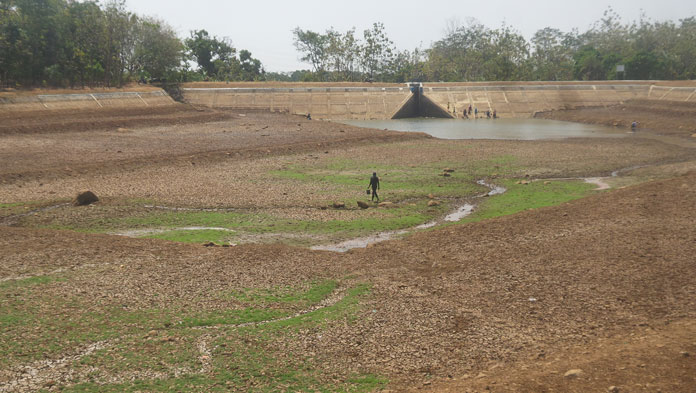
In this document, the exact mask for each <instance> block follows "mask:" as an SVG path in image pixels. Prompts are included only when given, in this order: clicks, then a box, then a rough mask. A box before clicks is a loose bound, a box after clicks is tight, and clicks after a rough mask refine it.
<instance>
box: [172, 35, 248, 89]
mask: <svg viewBox="0 0 696 393" xmlns="http://www.w3.org/2000/svg"><path fill="white" fill-rule="evenodd" d="M185 43H186V47H187V48H188V50H189V53H190V54H191V56H192V57H193V59H194V60H195V61H196V63H198V67H199V71H200V72H201V73H203V74H204V75H205V76H208V77H211V78H217V77H219V76H222V77H223V78H224V75H229V73H231V72H232V70H233V69H234V68H235V60H236V58H235V53H236V49H235V48H234V47H233V46H232V44H231V43H230V42H229V40H227V39H218V38H217V37H211V36H210V34H208V32H207V31H206V30H194V31H192V32H191V36H190V37H189V38H187V39H186V41H185Z"/></svg>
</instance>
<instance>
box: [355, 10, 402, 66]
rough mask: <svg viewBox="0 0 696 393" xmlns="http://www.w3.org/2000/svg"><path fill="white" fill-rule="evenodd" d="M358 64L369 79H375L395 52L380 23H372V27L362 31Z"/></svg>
mask: <svg viewBox="0 0 696 393" xmlns="http://www.w3.org/2000/svg"><path fill="white" fill-rule="evenodd" d="M363 39H364V42H363V43H362V46H361V59H360V65H361V66H362V69H363V71H364V72H365V73H366V74H367V77H368V78H369V79H370V80H375V77H377V76H378V75H379V74H381V73H382V72H383V71H385V70H386V68H387V67H388V65H389V63H390V62H391V61H392V57H393V55H394V52H395V50H396V49H395V48H394V43H393V42H392V41H391V40H390V39H389V37H388V36H387V33H386V31H385V28H384V24H382V23H379V22H378V23H373V24H372V28H370V29H367V30H365V31H363Z"/></svg>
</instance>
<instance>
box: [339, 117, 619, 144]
mask: <svg viewBox="0 0 696 393" xmlns="http://www.w3.org/2000/svg"><path fill="white" fill-rule="evenodd" d="M341 123H344V124H350V125H353V126H358V127H367V128H378V129H387V130H393V131H406V132H424V133H426V134H430V135H432V136H434V137H436V138H441V139H516V140H536V139H560V138H588V137H590V138H606V137H623V136H626V135H627V133H626V130H622V129H616V128H611V127H605V126H599V125H592V124H580V123H570V122H564V121H555V120H543V119H476V120H474V119H471V120H465V119H428V118H412V119H395V120H342V121H341Z"/></svg>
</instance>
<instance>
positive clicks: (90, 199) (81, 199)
mask: <svg viewBox="0 0 696 393" xmlns="http://www.w3.org/2000/svg"><path fill="white" fill-rule="evenodd" d="M98 200H99V198H98V197H97V196H96V195H95V194H94V193H93V192H92V191H89V190H84V191H80V192H79V193H77V195H76V196H75V198H74V199H73V201H72V204H73V205H74V206H85V205H89V204H91V203H94V202H97V201H98Z"/></svg>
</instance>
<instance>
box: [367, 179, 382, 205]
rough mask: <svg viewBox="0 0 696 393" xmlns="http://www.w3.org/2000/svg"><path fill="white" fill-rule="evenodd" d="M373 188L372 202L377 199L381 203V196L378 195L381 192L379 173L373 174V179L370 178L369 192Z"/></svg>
mask: <svg viewBox="0 0 696 393" xmlns="http://www.w3.org/2000/svg"><path fill="white" fill-rule="evenodd" d="M370 188H372V199H371V200H372V201H374V200H375V197H377V202H379V195H377V190H379V177H377V172H372V177H371V178H370V184H369V185H368V186H367V189H368V190H369V189H370Z"/></svg>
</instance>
